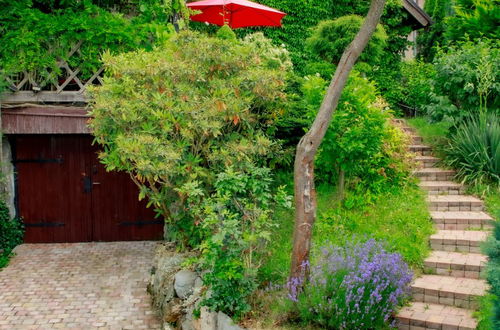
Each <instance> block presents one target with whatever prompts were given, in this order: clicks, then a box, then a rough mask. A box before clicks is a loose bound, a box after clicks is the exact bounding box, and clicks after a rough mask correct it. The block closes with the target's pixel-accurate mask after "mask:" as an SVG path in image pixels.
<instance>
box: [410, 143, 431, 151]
mask: <svg viewBox="0 0 500 330" xmlns="http://www.w3.org/2000/svg"><path fill="white" fill-rule="evenodd" d="M408 147H409V148H410V149H426V150H431V149H432V148H431V147H430V146H428V145H425V144H410V145H409V146H408Z"/></svg>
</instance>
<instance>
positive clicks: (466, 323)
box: [396, 120, 493, 330]
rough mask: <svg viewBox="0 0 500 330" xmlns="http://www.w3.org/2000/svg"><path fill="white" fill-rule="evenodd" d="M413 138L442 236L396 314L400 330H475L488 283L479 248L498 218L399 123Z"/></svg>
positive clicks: (421, 176) (433, 238)
mask: <svg viewBox="0 0 500 330" xmlns="http://www.w3.org/2000/svg"><path fill="white" fill-rule="evenodd" d="M397 123H398V124H399V125H400V126H401V128H402V129H403V130H404V131H405V132H407V134H409V135H411V138H412V144H411V145H410V147H409V148H410V151H411V152H413V153H414V154H415V155H416V156H415V161H416V162H417V163H418V169H417V170H416V171H415V172H414V174H415V176H417V177H418V178H419V179H420V187H421V188H422V189H423V190H426V191H427V192H428V197H427V201H428V204H429V209H430V211H431V218H432V221H433V222H434V224H435V226H436V229H437V232H436V233H435V234H434V235H432V236H431V238H430V245H431V247H432V252H431V254H430V256H429V257H428V258H427V259H426V260H425V262H424V265H425V272H424V273H425V274H424V275H422V276H420V277H418V278H416V279H415V280H414V282H413V284H412V287H411V289H412V295H413V303H412V304H411V305H410V306H408V307H404V308H403V309H402V310H401V311H400V312H399V314H398V315H397V316H396V318H397V322H398V328H399V329H408V330H410V329H411V330H413V329H415V330H417V329H441V330H469V329H476V327H477V321H476V320H475V319H474V318H473V317H472V313H473V310H474V309H476V308H477V307H478V305H477V304H478V302H477V299H478V297H480V296H482V295H484V294H485V293H486V291H487V289H488V284H487V283H486V281H485V280H484V279H482V278H481V276H480V275H481V273H482V272H483V270H484V267H485V264H486V262H487V258H486V256H484V255H482V254H481V251H480V247H479V246H480V244H481V243H482V242H484V241H485V240H486V238H487V236H488V235H489V231H488V230H490V229H491V228H492V221H493V218H492V217H490V216H489V215H488V214H487V213H485V212H484V205H483V202H482V201H481V200H480V199H478V198H476V197H474V196H468V195H466V194H465V188H464V186H463V185H462V184H459V183H456V182H453V181H452V180H453V178H454V175H455V172H454V171H452V170H448V169H441V168H438V167H436V165H437V164H438V163H439V159H438V158H436V157H434V156H432V148H431V147H429V146H426V145H423V144H422V138H421V137H420V136H418V135H416V132H415V130H414V129H413V128H411V127H409V126H408V125H407V124H406V123H405V121H403V120H397Z"/></svg>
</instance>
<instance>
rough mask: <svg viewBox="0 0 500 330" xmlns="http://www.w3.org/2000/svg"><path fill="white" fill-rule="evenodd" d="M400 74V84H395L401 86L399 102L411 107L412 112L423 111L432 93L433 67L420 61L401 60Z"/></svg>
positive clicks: (418, 112) (419, 112)
mask: <svg viewBox="0 0 500 330" xmlns="http://www.w3.org/2000/svg"><path fill="white" fill-rule="evenodd" d="M401 75H402V80H401V84H396V85H398V86H400V88H401V99H400V100H399V103H401V104H402V105H404V106H405V107H406V108H409V109H411V110H412V112H413V113H414V114H421V113H424V111H425V105H427V104H429V102H430V95H431V93H432V83H431V82H432V80H433V78H434V75H435V69H434V67H433V66H432V64H428V63H424V62H421V61H408V62H403V63H402V66H401Z"/></svg>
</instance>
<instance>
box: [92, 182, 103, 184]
mask: <svg viewBox="0 0 500 330" xmlns="http://www.w3.org/2000/svg"><path fill="white" fill-rule="evenodd" d="M92 184H101V183H100V182H92Z"/></svg>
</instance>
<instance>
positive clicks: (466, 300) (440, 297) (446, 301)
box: [411, 275, 488, 309]
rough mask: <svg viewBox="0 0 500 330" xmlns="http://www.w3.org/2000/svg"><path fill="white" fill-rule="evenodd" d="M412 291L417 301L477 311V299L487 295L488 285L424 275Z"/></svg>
mask: <svg viewBox="0 0 500 330" xmlns="http://www.w3.org/2000/svg"><path fill="white" fill-rule="evenodd" d="M411 290H412V294H413V299H414V300H415V301H419V302H425V303H429V304H441V305H447V306H455V307H459V308H467V309H476V308H477V307H478V302H477V298H478V297H480V296H482V295H485V294H486V292H487V290H488V284H487V282H486V281H485V280H482V279H474V278H464V277H453V276H442V275H422V276H420V277H419V278H417V279H415V281H414V282H413V284H412V285H411Z"/></svg>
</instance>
